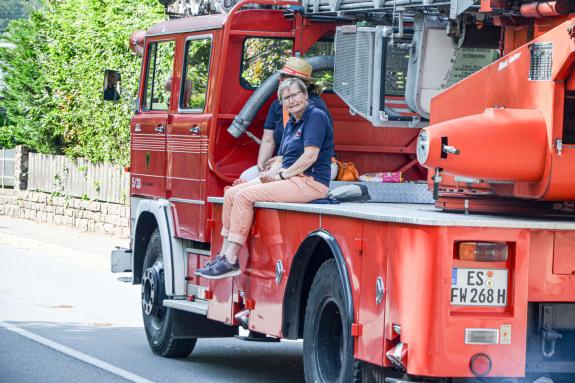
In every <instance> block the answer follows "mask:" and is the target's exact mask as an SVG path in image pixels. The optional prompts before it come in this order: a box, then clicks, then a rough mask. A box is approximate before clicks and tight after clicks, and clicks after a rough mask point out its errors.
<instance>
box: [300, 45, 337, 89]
mask: <svg viewBox="0 0 575 383" xmlns="http://www.w3.org/2000/svg"><path fill="white" fill-rule="evenodd" d="M334 55H335V51H334V50H333V37H331V38H329V39H321V40H318V41H316V42H315V43H314V44H313V45H312V47H311V48H310V49H308V50H307V52H305V54H304V55H303V58H304V59H305V58H307V57H314V56H334ZM313 77H315V78H317V79H319V81H318V84H319V85H321V86H322V87H323V90H324V92H331V91H332V90H333V69H330V70H322V71H314V72H313Z"/></svg>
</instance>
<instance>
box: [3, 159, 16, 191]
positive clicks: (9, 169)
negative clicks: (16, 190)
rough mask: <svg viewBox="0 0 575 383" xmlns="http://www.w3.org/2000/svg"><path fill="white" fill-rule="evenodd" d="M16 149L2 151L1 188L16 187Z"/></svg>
mask: <svg viewBox="0 0 575 383" xmlns="http://www.w3.org/2000/svg"><path fill="white" fill-rule="evenodd" d="M15 158H16V149H0V188H2V189H4V188H5V187H7V186H8V187H14V170H15V164H14V160H15Z"/></svg>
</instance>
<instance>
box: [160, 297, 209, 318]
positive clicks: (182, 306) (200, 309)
mask: <svg viewBox="0 0 575 383" xmlns="http://www.w3.org/2000/svg"><path fill="white" fill-rule="evenodd" d="M164 307H171V308H173V309H177V310H182V311H188V312H191V313H195V314H201V315H207V314H208V303H207V302H205V303H204V302H199V301H195V302H188V301H184V300H176V299H164Z"/></svg>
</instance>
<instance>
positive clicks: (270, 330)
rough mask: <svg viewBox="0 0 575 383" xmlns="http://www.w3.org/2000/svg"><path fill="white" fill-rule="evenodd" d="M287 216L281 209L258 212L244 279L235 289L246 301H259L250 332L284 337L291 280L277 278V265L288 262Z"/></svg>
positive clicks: (243, 273) (245, 261)
mask: <svg viewBox="0 0 575 383" xmlns="http://www.w3.org/2000/svg"><path fill="white" fill-rule="evenodd" d="M286 214H287V212H285V211H281V210H271V209H257V210H256V214H255V222H254V225H253V227H252V237H251V246H250V251H249V254H247V252H246V255H249V256H248V258H247V259H245V260H244V262H243V265H245V266H244V267H243V268H242V277H240V278H239V279H238V282H239V283H237V284H236V286H235V288H237V289H242V290H243V291H244V298H245V299H251V300H253V301H254V302H255V308H254V309H253V310H252V311H251V313H250V329H253V330H257V331H258V332H262V333H266V334H270V335H274V336H280V335H281V321H282V310H283V293H284V289H285V283H286V281H287V277H286V276H285V274H284V277H283V278H282V280H281V281H280V283H279V284H278V283H276V279H275V277H276V272H275V270H276V262H277V261H281V262H282V264H283V263H284V251H285V243H286V240H287V239H286V236H285V230H286ZM290 221H291V220H290ZM291 224H292V225H293V224H294V223H293V222H291Z"/></svg>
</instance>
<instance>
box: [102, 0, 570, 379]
mask: <svg viewBox="0 0 575 383" xmlns="http://www.w3.org/2000/svg"><path fill="white" fill-rule="evenodd" d="M573 9H574V7H573V2H572V1H561V0H557V1H550V2H539V1H535V2H532V1H524V0H480V1H473V0H451V1H444V0H385V1H377V2H376V1H374V2H372V1H359V0H340V1H327V0H303V2H301V3H298V2H291V1H284V0H277V1H275V0H244V1H242V2H240V3H238V4H236V5H235V6H234V7H233V9H231V10H230V11H229V12H228V13H223V14H211V15H204V16H196V17H189V18H180V19H175V20H169V21H166V22H162V23H159V24H157V25H154V26H152V27H151V28H150V29H148V30H147V31H146V32H145V35H143V34H142V35H139V36H138V35H136V41H135V44H136V45H137V48H139V49H141V50H142V51H143V63H142V72H141V79H140V88H139V94H138V107H137V112H136V114H135V116H134V117H133V119H132V121H131V124H130V130H131V168H130V171H131V224H132V226H131V228H132V246H131V249H127V250H125V249H121V250H117V251H115V252H114V253H113V254H112V269H113V271H132V272H133V282H134V283H135V284H141V286H142V312H143V319H144V325H145V329H146V334H147V337H148V341H149V344H150V347H151V348H152V350H153V352H154V353H156V354H158V355H161V356H165V357H185V356H187V355H188V354H190V353H191V352H192V350H193V349H194V346H195V344H196V341H197V339H198V338H205V337H228V336H233V335H235V334H237V331H238V325H239V323H238V322H237V320H236V319H235V318H234V315H235V314H236V313H238V312H239V311H241V310H246V309H248V310H250V316H249V330H250V331H252V332H253V333H254V334H264V335H265V336H267V337H273V338H278V339H302V338H303V347H304V356H303V358H304V367H305V376H306V381H307V382H353V381H363V382H386V383H393V382H397V383H402V382H464V381H469V382H492V381H493V382H520V381H521V382H523V381H525V382H533V381H539V382H544V381H546V382H548V381H555V382H559V381H565V382H573V381H575V352H574V351H573V350H574V349H573V345H574V341H575V303H574V302H575V275H574V274H575V255H574V254H573V253H574V252H575V221H573V218H574V210H575V205H574V202H573V201H574V200H575V177H574V176H573V169H574V166H575V71H574V68H575V16H574V14H573V13H571V12H572V11H573ZM290 55H293V56H299V57H304V58H309V60H310V62H312V64H313V65H314V70H315V71H314V74H316V75H317V76H320V77H322V78H324V79H326V81H325V83H326V84H327V85H329V83H331V84H333V85H332V86H329V87H328V89H327V91H326V92H324V94H323V95H322V97H323V99H324V101H325V103H326V104H327V106H328V108H329V110H330V112H331V115H332V117H333V122H334V131H335V151H336V153H337V158H338V159H339V160H340V161H343V162H353V163H354V164H355V166H356V167H357V169H358V170H359V172H360V173H362V174H364V173H377V172H401V173H402V175H403V177H404V179H405V182H403V183H396V184H389V183H383V182H364V184H366V185H367V186H368V188H369V191H370V194H371V197H372V201H371V202H369V203H341V204H336V205H319V204H288V203H258V204H256V213H255V220H254V224H253V227H252V230H251V236H250V238H249V240H248V243H247V245H246V246H245V247H244V249H242V252H241V255H240V263H241V268H242V270H243V273H242V274H241V275H240V276H239V277H235V278H229V279H223V280H213V281H208V280H205V279H202V278H200V277H197V276H196V275H195V270H196V269H197V268H198V267H201V266H203V265H205V263H206V262H208V261H209V260H210V257H214V256H215V254H217V252H218V251H219V249H220V246H221V242H222V241H221V237H220V235H219V233H220V230H221V220H220V216H221V209H222V202H223V200H222V195H223V192H224V188H225V187H226V186H228V185H230V184H231V182H232V181H233V180H234V179H236V178H237V177H238V176H239V175H240V173H241V172H242V171H243V170H245V169H246V168H248V167H250V166H252V165H254V164H255V162H256V156H257V152H258V144H257V142H256V141H257V140H254V139H253V137H256V138H257V137H258V136H261V134H262V127H263V121H264V119H265V115H266V112H267V109H268V107H269V105H270V103H271V101H272V100H273V98H274V90H275V89H276V88H277V80H276V78H274V72H273V71H272V70H270V68H274V69H278V68H279V66H281V64H282V62H283V59H284V58H285V57H287V56H290ZM268 75H269V77H268ZM230 133H231V134H230ZM244 133H246V134H244ZM428 172H429V174H428ZM335 184H336V183H334V185H335ZM278 347H280V346H278Z"/></svg>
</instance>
